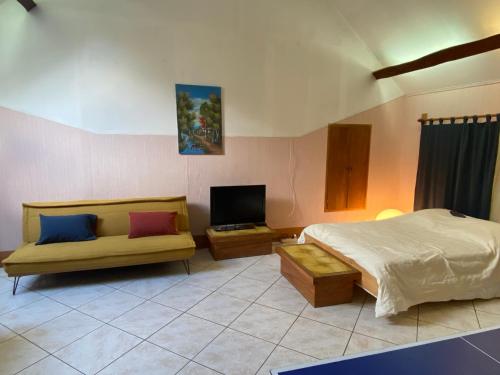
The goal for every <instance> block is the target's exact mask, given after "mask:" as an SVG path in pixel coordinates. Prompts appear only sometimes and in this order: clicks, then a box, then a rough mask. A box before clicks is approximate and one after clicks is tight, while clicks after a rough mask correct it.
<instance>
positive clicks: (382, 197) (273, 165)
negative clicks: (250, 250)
mask: <svg viewBox="0 0 500 375" xmlns="http://www.w3.org/2000/svg"><path fill="white" fill-rule="evenodd" d="M498 103H500V84H495V85H487V86H479V87H472V88H464V89H460V90H453V91H446V92H439V93H431V94H425V95H418V96H410V97H402V98H399V99H396V100H394V101H392V102H389V103H387V104H384V105H381V106H379V107H376V108H373V109H371V110H369V111H365V112H363V113H360V114H358V115H355V116H353V117H350V118H348V119H346V120H344V121H343V122H345V123H367V124H372V125H373V128H372V145H371V154H370V171H369V181H368V200H367V209H366V210H360V211H351V212H339V213H324V212H323V199H324V184H325V159H326V136H327V131H326V127H325V128H323V129H320V130H317V131H314V132H312V133H310V134H307V135H305V136H302V137H298V138H266V137H258V138H251V137H226V139H225V155H221V156H180V155H179V154H178V153H177V140H176V137H173V136H138V135H98V134H92V133H88V132H85V131H82V130H78V129H75V128H71V127H67V126H64V125H60V124H57V123H54V122H51V121H47V120H43V119H40V118H36V117H32V116H29V115H25V114H22V113H18V112H14V111H10V110H7V109H2V108H0V171H1V175H2V177H3V179H2V183H1V184H0V197H1V198H2V199H1V200H0V249H4V250H5V249H12V248H14V247H15V246H17V245H18V244H19V241H20V238H21V202H26V201H35V200H41V201H43V200H65V199H92V198H119V197H133V196H168V195H184V194H186V195H187V197H188V202H189V204H190V216H191V224H192V230H193V232H194V233H195V234H199V233H203V231H204V228H205V227H206V225H207V224H208V210H209V187H210V186H211V185H226V184H228V185H229V184H254V183H255V184H257V183H263V184H266V185H267V187H268V206H267V218H268V223H269V224H270V225H271V226H273V227H291V226H304V225H308V224H312V223H315V222H325V221H352V220H366V219H372V218H374V217H375V215H376V214H377V213H378V212H379V211H380V210H382V209H384V208H399V209H402V210H405V211H410V210H411V208H412V204H413V189H414V183H415V176H416V167H417V158H418V143H419V124H418V123H417V121H416V120H417V118H419V117H420V115H421V113H423V112H427V113H429V115H430V116H433V117H435V116H448V115H461V114H475V113H488V112H492V113H496V112H497V111H499V110H500V108H499V107H498ZM294 191H295V194H294ZM294 196H295V204H294Z"/></svg>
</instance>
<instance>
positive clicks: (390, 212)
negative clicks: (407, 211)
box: [375, 208, 403, 220]
mask: <svg viewBox="0 0 500 375" xmlns="http://www.w3.org/2000/svg"><path fill="white" fill-rule="evenodd" d="M400 215H403V213H402V212H401V211H399V210H396V209H395V208H389V209H387V210H383V211H381V212H380V213H379V214H378V215H377V217H376V219H375V220H385V219H390V218H392V217H396V216H400Z"/></svg>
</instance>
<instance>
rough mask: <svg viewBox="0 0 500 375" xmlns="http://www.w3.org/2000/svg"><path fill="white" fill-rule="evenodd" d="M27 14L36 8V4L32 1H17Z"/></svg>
mask: <svg viewBox="0 0 500 375" xmlns="http://www.w3.org/2000/svg"><path fill="white" fill-rule="evenodd" d="M17 1H18V2H19V4H21V5H22V6H23V7H24V9H26V11H27V12H29V11H30V10H31V9H33V8H34V7H36V3H35V2H34V1H33V0H17Z"/></svg>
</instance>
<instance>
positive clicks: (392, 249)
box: [299, 209, 500, 317]
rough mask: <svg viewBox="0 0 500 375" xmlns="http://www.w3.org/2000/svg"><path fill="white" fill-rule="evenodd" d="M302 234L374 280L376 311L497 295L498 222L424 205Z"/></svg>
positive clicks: (322, 226) (499, 285) (499, 281)
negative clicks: (387, 216)
mask: <svg viewBox="0 0 500 375" xmlns="http://www.w3.org/2000/svg"><path fill="white" fill-rule="evenodd" d="M305 234H307V235H309V236H311V237H313V238H315V239H317V240H318V241H321V242H322V243H324V244H326V245H328V246H330V247H332V248H334V249H335V250H337V251H339V252H340V253H342V254H343V255H345V256H346V257H348V258H351V259H352V260H354V261H355V262H356V263H358V264H359V265H360V266H361V267H363V268H364V269H365V270H366V271H368V272H369V273H370V274H371V275H372V276H373V277H375V279H376V280H377V283H378V295H377V302H376V306H375V315H376V316H377V317H382V316H388V315H394V314H397V313H398V312H401V311H406V310H407V309H408V308H409V307H411V306H413V305H417V304H420V303H423V302H435V301H448V300H466V299H474V298H483V299H489V298H494V297H500V264H499V263H500V224H499V223H495V222H492V221H486V220H480V219H475V218H472V217H465V218H461V217H456V216H453V215H451V214H450V212H449V211H448V210H444V209H427V210H421V211H417V212H414V213H409V214H406V215H402V216H399V217H396V218H392V219H387V220H381V221H366V222H358V223H340V224H314V225H310V226H308V227H306V228H305V229H304V231H303V232H302V234H301V236H300V238H299V242H301V243H303V242H305V236H304V235H305Z"/></svg>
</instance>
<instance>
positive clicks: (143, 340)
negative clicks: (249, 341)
mask: <svg viewBox="0 0 500 375" xmlns="http://www.w3.org/2000/svg"><path fill="white" fill-rule="evenodd" d="M259 259H260V258H257V259H256V260H255V262H253V263H251V264H249V265H248V266H247V267H245V268H243V269H242V270H241V271H240V272H239V273H236V274H235V275H234V276H233V277H231V278H230V279H229V280H227V281H226V282H224V283H223V284H222V285H220V286H219V287H218V288H217V289H215V290H214V291H212V292H211V293H210V294H208V295H207V296H205V297H204V298H203V299H201V300H200V301H199V302H197V303H196V304H195V305H193V306H192V307H191V308H193V307H194V306H196V305H198V304H199V303H201V302H202V301H204V300H205V299H207V298H208V297H210V296H211V295H212V294H214V293H215V292H216V291H217V290H218V289H219V288H221V287H222V286H224V285H225V284H227V283H228V282H230V281H231V280H233V279H234V278H235V277H236V276H238V275H239V274H240V273H241V272H243V271H245V270H246V269H247V268H249V267H251V266H253V265H254V264H255V263H257V262H258V261H259ZM207 268H208V266H207ZM186 279H187V278H186ZM186 279H184V280H182V281H185V280H186ZM172 286H173V285H172ZM172 286H171V287H172ZM168 289H170V288H167V289H165V290H164V291H166V290H168ZM164 291H162V292H160V293H158V294H157V295H159V294H161V293H163V292H164ZM157 295H155V296H153V297H151V298H155V297H156V296H157ZM151 298H149V299H147V300H145V301H144V302H143V304H144V303H145V302H147V301H150V299H151ZM245 302H247V301H245ZM191 308H189V309H188V310H190V309H191ZM129 311H130V310H129ZM127 312H128V311H127ZM186 313H187V311H186V312H183V313H182V314H180V315H179V316H177V317H176V318H175V319H173V320H171V321H170V322H168V323H167V324H165V325H164V326H162V327H161V328H159V329H158V330H157V331H156V332H158V331H159V330H161V329H163V328H164V327H165V326H167V325H168V324H170V323H172V322H173V321H175V320H177V319H178V318H179V317H181V316H183V315H184V314H186ZM122 315H123V314H122ZM188 315H191V314H188ZM120 316H121V315H120ZM197 318H199V317H197ZM115 319H117V318H115ZM113 320H114V319H113ZM205 320H208V319H205ZM211 323H215V322H211ZM106 324H107V323H106ZM216 324H219V323H216ZM108 325H109V324H108ZM219 325H221V324H219ZM112 327H114V326H112ZM224 327H225V326H224ZM115 328H118V327H115ZM118 329H120V328H118ZM226 329H227V327H226ZM226 329H223V330H222V331H221V332H220V333H219V334H218V335H217V336H216V337H214V339H213V340H211V341H210V342H209V343H208V344H207V345H205V346H204V347H203V348H202V349H201V350H200V351H199V352H198V353H196V355H195V356H194V357H196V356H197V355H198V354H199V353H201V352H202V351H203V350H204V349H205V348H206V347H207V346H208V345H210V343H212V341H214V340H215V339H216V338H217V337H219V336H220V335H221V334H222V333H223V332H224V331H225V330H226ZM120 330H121V329H120ZM122 331H123V330H122ZM123 332H126V331H123ZM156 332H154V333H156ZM126 333H128V334H131V333H129V332H126ZM154 333H153V334H154ZM153 334H151V335H149V336H148V337H147V338H146V339H143V338H140V339H141V340H142V341H141V342H140V343H138V344H137V345H136V346H134V347H133V348H131V349H130V350H128V351H127V352H125V353H123V354H122V355H121V356H119V357H118V358H116V359H115V360H114V361H112V362H110V363H109V364H108V365H106V366H105V367H104V368H102V369H101V370H99V372H101V371H102V370H104V369H105V368H107V367H109V366H111V365H112V364H113V363H114V362H116V361H117V360H119V359H120V358H122V357H123V356H124V355H126V354H127V353H128V352H130V351H131V350H133V349H134V348H135V347H137V346H138V345H140V344H141V343H142V342H145V341H146V342H148V343H151V342H149V341H147V339H149V338H150V337H151V336H152V335H153ZM134 336H135V335H134ZM136 337H138V336H136ZM151 344H154V343H151ZM154 345H156V344H154ZM156 346H158V347H161V346H159V345H156ZM161 348H162V349H164V350H167V351H169V352H171V353H174V352H172V351H170V350H168V349H166V348H163V347H161ZM174 354H177V355H179V354H178V353H174ZM182 357H184V356H182ZM184 358H186V357H184ZM186 359H189V358H186ZM188 363H189V362H188ZM205 367H207V366H205Z"/></svg>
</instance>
